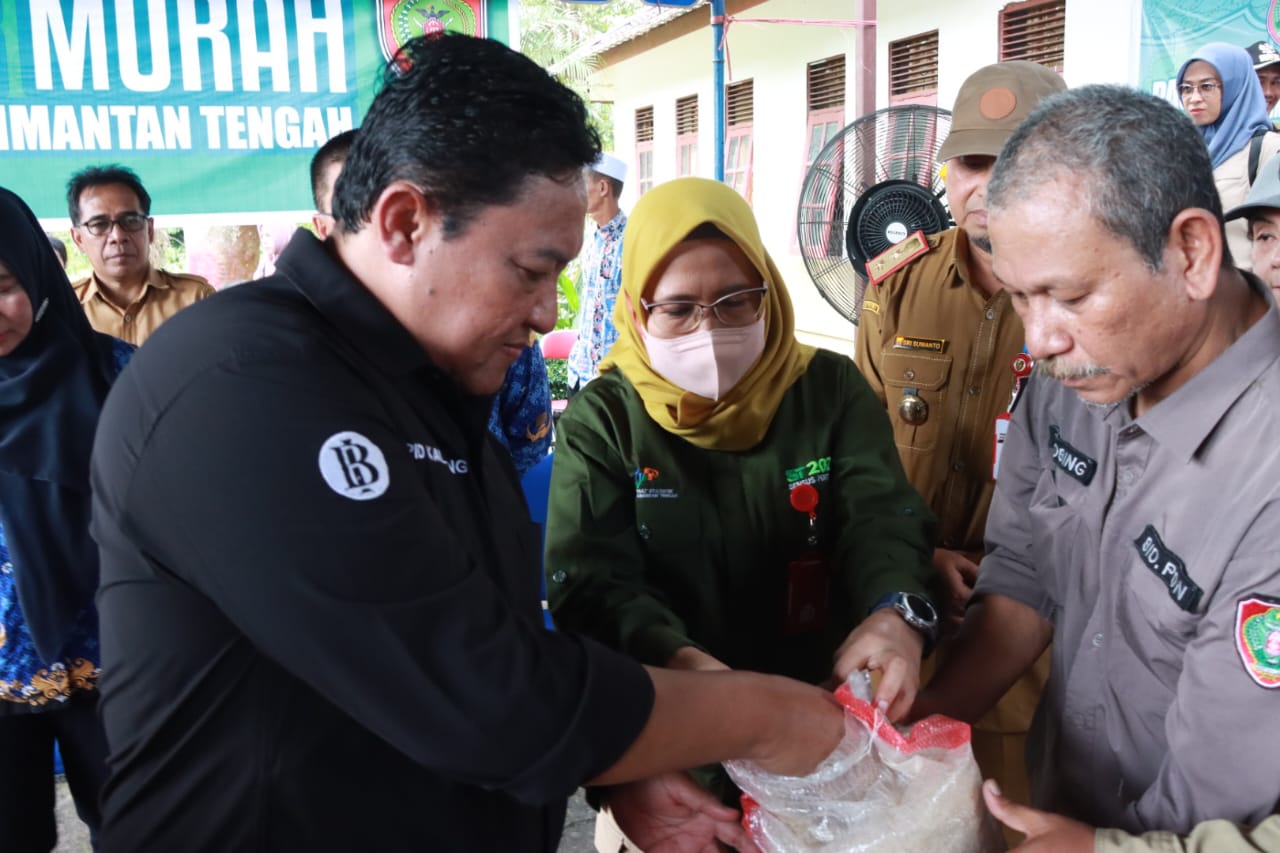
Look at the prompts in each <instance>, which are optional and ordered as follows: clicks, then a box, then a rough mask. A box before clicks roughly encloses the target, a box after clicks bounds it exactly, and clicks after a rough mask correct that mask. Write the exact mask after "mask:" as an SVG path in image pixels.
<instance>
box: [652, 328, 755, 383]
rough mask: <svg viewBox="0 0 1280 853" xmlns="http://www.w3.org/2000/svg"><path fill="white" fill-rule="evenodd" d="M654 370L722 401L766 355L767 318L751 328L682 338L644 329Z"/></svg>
mask: <svg viewBox="0 0 1280 853" xmlns="http://www.w3.org/2000/svg"><path fill="white" fill-rule="evenodd" d="M640 334H641V335H643V336H644V345H645V349H647V350H648V352H649V363H650V364H651V365H653V369H654V370H656V371H658V373H661V374H662V376H663V377H664V378H665V379H666V380H667V381H668V382H670V383H672V384H673V385H676V386H678V387H680V388H683V389H684V390H686V391H691V392H693V393H694V394H697V395H698V396H699V397H706V398H707V399H709V400H719V399H720V398H721V397H723V396H724V395H725V394H727V393H729V390H730V389H731V388H733V386H734V385H737V384H738V380H739V379H741V378H742V377H743V376H746V375H747V371H748V370H750V369H751V366H752V365H753V364H755V363H756V361H757V360H758V359H759V358H760V354H761V353H763V352H764V317H763V316H762V317H761V318H760V319H759V320H756V321H755V322H754V323H752V324H751V325H750V326H735V327H732V328H725V327H720V328H718V329H709V330H707V331H697V332H690V333H689V334H687V335H681V336H680V337H678V338H655V337H654V336H653V335H650V334H649V333H648V332H646V331H644V330H643V329H641V330H640Z"/></svg>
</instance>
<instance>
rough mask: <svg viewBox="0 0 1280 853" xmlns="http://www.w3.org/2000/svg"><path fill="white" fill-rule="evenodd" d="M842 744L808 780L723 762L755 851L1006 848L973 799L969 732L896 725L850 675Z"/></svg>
mask: <svg viewBox="0 0 1280 853" xmlns="http://www.w3.org/2000/svg"><path fill="white" fill-rule="evenodd" d="M836 698H838V699H839V700H840V702H841V704H843V705H844V708H845V735H844V740H842V741H841V742H840V745H839V746H837V747H836V749H835V751H834V752H832V753H831V755H829V756H828V757H827V758H826V759H825V760H824V761H823V762H822V764H820V765H818V768H817V770H815V771H814V772H813V773H812V774H810V775H809V776H775V775H773V774H770V773H765V772H763V771H762V770H761V769H760V768H759V767H757V766H756V765H754V764H752V763H751V762H748V761H730V762H727V763H726V764H725V769H726V770H728V772H729V775H730V777H732V778H733V781H734V782H735V783H737V785H738V787H739V788H741V789H742V791H743V795H742V814H743V818H742V823H743V826H745V827H746V829H747V831H748V832H750V833H751V837H752V840H754V841H755V843H756V845H757V846H759V848H760V849H761V850H762V851H764V853H818V851H821V853H912V851H928V853H997V851H1002V850H1004V849H1005V845H1004V840H1003V838H1002V836H1001V834H1000V831H999V828H998V825H997V824H996V822H995V819H994V818H992V817H991V816H990V815H989V814H988V813H987V809H986V806H985V805H984V804H983V802H982V791H981V786H982V777H981V775H980V774H979V772H978V765H977V764H976V763H975V762H974V760H973V750H972V749H971V748H970V746H969V726H968V725H967V724H966V723H962V722H959V721H958V720H952V719H950V718H948V717H940V716H934V717H927V718H925V719H923V720H920V721H919V722H917V723H915V724H914V725H912V726H910V727H902V728H899V727H895V726H893V725H892V724H890V723H889V722H888V721H887V720H886V719H885V718H884V716H883V715H881V714H880V713H879V711H877V710H876V708H875V706H874V705H872V704H871V702H870V698H871V680H870V677H869V676H868V674H867V673H865V672H860V673H854V674H853V675H852V676H851V677H850V678H849V681H848V682H846V683H845V684H843V685H841V687H840V689H838V690H837V691H836Z"/></svg>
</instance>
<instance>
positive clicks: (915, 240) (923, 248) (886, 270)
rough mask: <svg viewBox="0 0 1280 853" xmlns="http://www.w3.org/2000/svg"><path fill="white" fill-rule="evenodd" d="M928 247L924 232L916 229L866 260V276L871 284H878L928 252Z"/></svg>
mask: <svg viewBox="0 0 1280 853" xmlns="http://www.w3.org/2000/svg"><path fill="white" fill-rule="evenodd" d="M930 248H931V247H930V245H929V241H928V239H926V238H925V236H924V232H923V231H917V232H916V233H914V234H912V235H911V236H910V237H908V238H907V239H905V240H903V241H902V242H901V243H897V244H895V245H893V246H891V247H890V248H889V249H887V250H886V251H884V252H881V253H880V254H878V255H876V256H875V257H874V258H872V259H871V260H869V261H867V277H868V278H869V279H871V283H872V284H879V283H880V282H882V281H884V280H885V279H886V278H888V277H889V276H890V275H891V274H892V273H895V272H897V271H898V270H900V269H902V267H904V266H906V265H907V264H909V263H910V262H911V261H914V260H915V259H916V258H918V257H920V256H921V255H923V254H925V253H926V252H928V251H929V249H930Z"/></svg>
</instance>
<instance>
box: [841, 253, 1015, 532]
mask: <svg viewBox="0 0 1280 853" xmlns="http://www.w3.org/2000/svg"><path fill="white" fill-rule="evenodd" d="M929 245H930V247H931V248H930V250H929V252H928V253H926V254H924V255H921V256H920V257H918V258H916V259H915V260H913V261H911V262H910V263H908V264H907V265H906V266H905V267H903V268H902V269H900V270H898V271H897V272H895V273H893V274H891V275H890V276H889V277H888V278H886V279H885V280H884V281H883V282H881V283H880V284H873V285H869V286H868V287H867V292H866V295H865V297H864V299H863V303H862V312H861V317H860V319H859V326H858V338H857V348H856V354H855V356H854V360H855V361H856V362H857V364H858V367H859V368H860V369H861V370H862V373H863V375H864V376H865V377H866V378H867V381H868V382H869V383H871V388H872V389H873V390H874V391H875V392H876V394H877V395H879V397H880V400H881V402H883V403H884V404H885V408H886V409H888V412H889V420H890V421H891V422H892V423H893V437H894V441H895V442H896V443H897V445H898V454H899V455H900V456H901V457H902V466H903V468H905V469H906V472H907V479H908V480H910V481H911V485H913V486H915V487H916V490H917V491H919V492H920V494H921V495H922V496H923V497H924V499H925V501H926V502H927V503H928V504H929V508H930V509H931V510H933V512H934V514H935V515H937V517H938V535H937V541H936V543H935V544H936V545H938V546H940V547H942V548H948V549H952V550H957V551H970V552H978V553H981V551H982V547H983V546H982V535H983V528H984V527H985V526H986V522H987V509H988V508H989V507H990V505H991V494H992V491H993V490H994V488H995V481H994V479H993V478H992V474H991V464H992V449H993V442H994V430H995V419H996V415H998V414H1000V413H1002V412H1005V411H1006V410H1007V409H1008V407H1009V398H1010V395H1011V394H1012V391H1013V368H1012V364H1013V359H1014V357H1015V356H1016V355H1018V353H1020V352H1021V351H1022V345H1023V332H1022V321H1021V320H1019V319H1018V315H1017V314H1016V313H1015V312H1014V310H1013V306H1012V305H1011V304H1010V303H1009V296H1008V294H1006V293H1004V292H1003V291H1001V292H999V293H997V294H996V295H995V296H993V297H991V298H990V299H987V298H985V297H984V296H983V295H982V294H981V293H980V292H979V291H978V290H977V289H975V288H973V287H971V286H970V285H969V281H968V267H967V264H968V255H969V244H968V239H967V238H966V237H965V234H964V232H963V231H961V230H960V229H959V228H952V229H951V230H950V231H945V232H943V233H942V234H935V235H932V236H930V237H929ZM900 337H901V338H902V339H903V340H899V338H900ZM939 350H941V351H939ZM908 389H915V391H914V392H913V393H915V394H917V395H919V396H920V397H921V398H922V399H923V400H924V401H925V403H927V404H928V406H929V414H928V418H927V419H926V420H925V421H924V423H921V424H919V425H916V426H912V425H911V424H909V423H907V422H906V421H905V420H903V417H902V414H901V413H900V412H899V408H898V407H899V404H900V403H901V401H902V398H903V395H904V393H906V392H907V390H908Z"/></svg>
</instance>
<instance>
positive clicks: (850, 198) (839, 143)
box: [796, 104, 952, 326]
mask: <svg viewBox="0 0 1280 853" xmlns="http://www.w3.org/2000/svg"><path fill="white" fill-rule="evenodd" d="M950 128H951V113H950V112H949V111H947V110H943V109H939V108H937V107H929V106H921V105H914V104H913V105H907V106H896V107H888V108H887V109H883V110H877V111H876V112H874V113H869V114H868V115H865V116H863V117H862V118H859V119H857V120H855V121H854V122H853V123H852V124H849V125H848V126H846V127H845V128H844V129H843V130H841V131H840V132H839V133H837V134H836V135H835V136H833V137H832V138H831V139H830V140H829V141H828V142H827V144H826V146H825V147H824V148H823V149H822V151H821V152H820V153H819V154H818V156H817V157H816V158H815V159H814V161H813V164H812V165H810V166H809V169H808V171H807V172H806V173H805V176H804V183H803V185H802V186H801V190H800V208H799V211H798V212H797V216H796V236H797V240H798V242H799V245H800V254H801V256H802V257H803V258H804V265H805V269H806V270H807V271H808V273H809V277H810V278H812V279H813V283H814V284H815V285H817V288H818V292H819V293H821V294H822V297H823V298H824V299H826V300H827V302H829V303H830V304H831V306H832V307H833V308H835V309H836V310H837V311H839V312H840V314H841V315H843V316H844V317H845V318H846V319H847V320H849V322H851V323H853V324H854V325H855V326H856V325H857V323H858V312H859V310H860V309H861V307H862V294H863V291H864V290H866V287H867V261H869V260H871V259H872V258H874V257H876V256H877V255H879V254H880V253H881V252H884V251H885V250H886V249H888V248H889V247H891V246H893V245H894V244H895V243H898V242H900V241H901V240H904V239H906V238H907V237H908V236H910V235H911V234H913V233H914V232H916V231H923V232H924V233H925V234H936V233H938V232H939V231H944V230H946V229H947V228H949V227H951V224H952V222H951V213H950V211H949V210H948V209H947V206H946V203H945V201H944V200H943V196H944V194H945V192H946V191H945V188H944V187H943V183H942V179H941V178H940V177H939V176H938V170H937V155H938V148H939V147H941V145H942V141H943V140H944V139H946V138H947V132H948V131H949V130H950Z"/></svg>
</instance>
